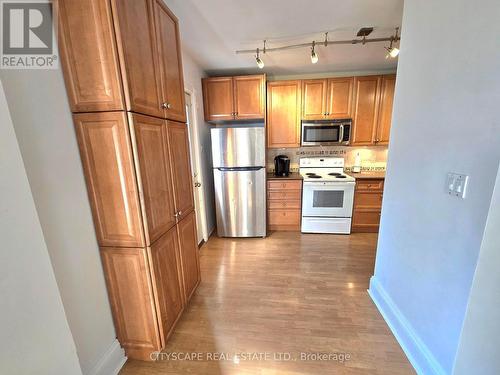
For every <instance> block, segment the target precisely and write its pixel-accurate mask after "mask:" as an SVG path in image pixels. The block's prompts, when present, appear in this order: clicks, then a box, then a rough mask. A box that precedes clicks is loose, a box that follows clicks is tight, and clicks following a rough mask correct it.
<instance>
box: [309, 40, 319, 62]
mask: <svg viewBox="0 0 500 375" xmlns="http://www.w3.org/2000/svg"><path fill="white" fill-rule="evenodd" d="M315 45H316V42H314V41H313V42H312V47H311V62H312V63H313V64H316V63H317V62H318V60H319V57H318V54H317V53H316V51H315V50H314V46H315Z"/></svg>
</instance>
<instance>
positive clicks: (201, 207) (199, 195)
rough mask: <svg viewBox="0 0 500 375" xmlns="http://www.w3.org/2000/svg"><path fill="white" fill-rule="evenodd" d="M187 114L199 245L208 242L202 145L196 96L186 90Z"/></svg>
mask: <svg viewBox="0 0 500 375" xmlns="http://www.w3.org/2000/svg"><path fill="white" fill-rule="evenodd" d="M185 97H186V114H187V126H188V129H189V132H188V133H189V151H190V154H191V177H192V180H193V185H194V189H193V191H194V205H195V210H196V227H197V232H198V233H197V237H198V245H199V244H200V243H201V242H202V241H205V242H206V241H208V229H207V216H206V208H205V193H204V188H205V187H204V186H203V171H202V170H201V167H200V165H201V159H200V143H199V139H198V131H197V126H198V124H197V121H196V116H195V115H194V114H195V113H196V103H194V95H193V93H192V92H190V91H188V90H186V92H185Z"/></svg>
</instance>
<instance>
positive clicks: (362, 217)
mask: <svg viewBox="0 0 500 375" xmlns="http://www.w3.org/2000/svg"><path fill="white" fill-rule="evenodd" d="M379 223H380V211H379V210H373V211H360V210H354V215H353V218H352V225H361V226H365V225H366V226H378V225H379Z"/></svg>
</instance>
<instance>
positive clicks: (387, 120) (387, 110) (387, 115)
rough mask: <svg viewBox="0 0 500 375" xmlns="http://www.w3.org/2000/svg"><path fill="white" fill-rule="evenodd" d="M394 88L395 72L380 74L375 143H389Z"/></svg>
mask: <svg viewBox="0 0 500 375" xmlns="http://www.w3.org/2000/svg"><path fill="white" fill-rule="evenodd" d="M395 88H396V75H395V74H391V75H385V76H382V82H381V85H380V109H379V116H378V122H377V132H376V137H375V143H376V144H377V145H387V144H389V135H390V132H391V121H392V108H393V104H394V90H395Z"/></svg>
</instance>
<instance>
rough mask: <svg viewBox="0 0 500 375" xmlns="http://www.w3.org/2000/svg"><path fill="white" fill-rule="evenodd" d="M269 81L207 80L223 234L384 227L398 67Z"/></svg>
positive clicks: (240, 78)
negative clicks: (376, 72)
mask: <svg viewBox="0 0 500 375" xmlns="http://www.w3.org/2000/svg"><path fill="white" fill-rule="evenodd" d="M394 38H395V39H396V38H397V30H396V34H395V36H394ZM266 81H267V80H266V76H265V75H249V76H234V77H214V78H205V79H204V80H203V94H204V110H205V120H206V121H207V122H209V123H213V124H215V125H216V126H217V127H216V128H214V129H212V152H213V166H214V179H215V181H216V183H215V190H216V207H217V230H218V235H219V236H222V237H258V236H260V237H265V235H266V233H267V232H266V230H265V228H264V227H263V226H261V227H259V228H258V229H256V228H249V227H247V226H248V224H247V223H248V222H251V223H253V222H258V223H264V222H265V221H266V217H267V222H268V229H269V230H270V231H281V230H285V231H301V232H302V233H330V234H350V233H351V231H352V232H358V233H363V232H377V231H378V226H379V221H380V213H381V207H382V196H383V186H384V175H385V165H386V158H387V145H388V143H389V135H390V129H391V115H392V107H393V97H394V88H395V84H396V75H395V74H389V75H372V76H356V77H340V78H338V77H335V78H326V77H325V78H318V79H307V80H294V81H291V80H284V81H267V82H266ZM249 121H251V122H252V124H251V125H250V127H248V126H247V127H245V126H244V124H245V123H248V122H249ZM242 124H243V125H242ZM256 124H260V126H259V125H256ZM234 125H237V126H238V127H237V128H234V127H233V126H234ZM266 136H267V137H266ZM245 142H246V143H245ZM266 146H267V147H266ZM245 167H248V168H247V170H246V171H247V173H246V176H245V177H243V171H244V170H245V169H244V168H245ZM259 167H260V168H261V169H262V171H260V172H259V169H258V168H259ZM250 169H253V170H254V171H253V174H252V173H250V172H249V171H250ZM264 169H266V170H267V172H268V173H267V183H266V182H264V180H265V176H264V172H265V171H264ZM238 170H239V171H240V172H241V173H240V175H241V176H242V177H235V175H237V174H238ZM344 172H345V173H344ZM249 173H250V174H249ZM265 185H267V190H266V188H265ZM229 186H230V187H231V188H230V189H229V188H228V187H229ZM266 191H267V205H266V202H265V201H264V200H263V196H264V195H266V193H265V192H266ZM230 202H232V203H233V204H232V205H231V204H230ZM266 206H267V214H265V211H266V209H265V207H266ZM248 207H252V209H253V211H251V212H250V211H249V209H248Z"/></svg>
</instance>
